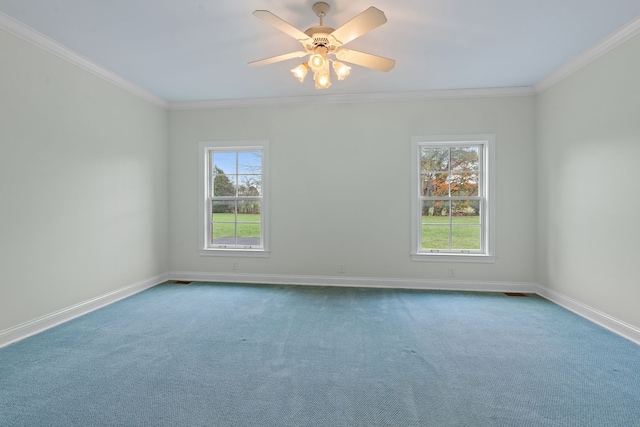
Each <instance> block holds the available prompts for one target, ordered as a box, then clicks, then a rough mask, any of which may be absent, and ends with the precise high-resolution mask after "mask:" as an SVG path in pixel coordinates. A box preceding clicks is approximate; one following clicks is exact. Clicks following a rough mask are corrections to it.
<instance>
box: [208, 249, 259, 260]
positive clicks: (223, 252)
mask: <svg viewBox="0 0 640 427" xmlns="http://www.w3.org/2000/svg"><path fill="white" fill-rule="evenodd" d="M198 253H200V256H226V257H253V258H267V257H269V251H267V250H264V249H200V250H199V251H198Z"/></svg>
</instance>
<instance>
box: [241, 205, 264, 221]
mask: <svg viewBox="0 0 640 427" xmlns="http://www.w3.org/2000/svg"><path fill="white" fill-rule="evenodd" d="M260 205H261V203H260V201H259V200H239V201H238V221H242V222H260V208H261V206H260Z"/></svg>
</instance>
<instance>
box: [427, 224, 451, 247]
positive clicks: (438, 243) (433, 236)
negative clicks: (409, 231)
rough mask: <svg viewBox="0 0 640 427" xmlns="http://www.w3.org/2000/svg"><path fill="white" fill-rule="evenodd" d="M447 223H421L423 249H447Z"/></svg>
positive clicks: (448, 228)
mask: <svg viewBox="0 0 640 427" xmlns="http://www.w3.org/2000/svg"><path fill="white" fill-rule="evenodd" d="M449 230H450V227H449V224H444V225H425V224H423V225H422V248H423V249H449Z"/></svg>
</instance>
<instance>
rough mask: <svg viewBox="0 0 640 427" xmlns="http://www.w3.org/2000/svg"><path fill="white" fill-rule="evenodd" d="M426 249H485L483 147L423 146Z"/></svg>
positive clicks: (421, 181)
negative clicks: (483, 241) (482, 201)
mask: <svg viewBox="0 0 640 427" xmlns="http://www.w3.org/2000/svg"><path fill="white" fill-rule="evenodd" d="M419 150H420V201H421V208H420V209H421V216H422V220H421V234H422V249H424V250H433V251H440V250H443V251H463V252H464V251H478V250H480V249H481V247H482V232H481V231H482V224H481V218H482V216H481V206H482V203H481V200H482V196H483V195H482V194H481V191H482V186H481V181H480V180H481V178H482V175H481V174H482V170H481V165H482V162H481V155H482V146H476V145H472V146H441V147H438V146H433V145H429V146H421V147H420V148H419Z"/></svg>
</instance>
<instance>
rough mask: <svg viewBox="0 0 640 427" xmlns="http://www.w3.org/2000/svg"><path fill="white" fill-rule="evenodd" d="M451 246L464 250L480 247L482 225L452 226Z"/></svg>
mask: <svg viewBox="0 0 640 427" xmlns="http://www.w3.org/2000/svg"><path fill="white" fill-rule="evenodd" d="M451 248H452V249H462V250H479V249H480V226H476V225H460V226H456V225H455V222H454V225H453V227H451Z"/></svg>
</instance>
